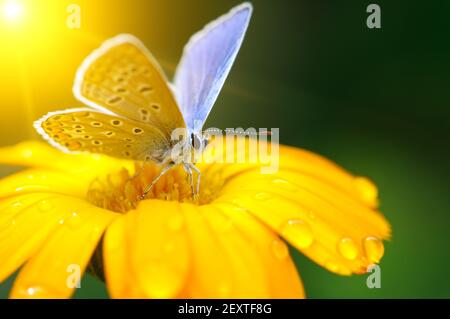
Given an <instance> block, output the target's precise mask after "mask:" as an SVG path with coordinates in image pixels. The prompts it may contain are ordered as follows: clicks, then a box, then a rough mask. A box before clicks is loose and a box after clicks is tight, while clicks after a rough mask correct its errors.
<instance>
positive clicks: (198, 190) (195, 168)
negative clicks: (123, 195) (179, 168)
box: [189, 163, 202, 196]
mask: <svg viewBox="0 0 450 319" xmlns="http://www.w3.org/2000/svg"><path fill="white" fill-rule="evenodd" d="M189 166H190V167H191V169H192V170H194V171H195V172H196V173H197V186H196V194H197V196H198V195H200V178H201V176H202V173H201V172H200V170H199V169H198V168H197V167H196V166H195V165H194V164H192V163H191V164H189Z"/></svg>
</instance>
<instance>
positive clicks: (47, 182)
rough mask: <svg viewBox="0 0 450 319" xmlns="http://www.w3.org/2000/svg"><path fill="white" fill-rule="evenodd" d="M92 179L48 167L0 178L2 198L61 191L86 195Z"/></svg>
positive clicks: (79, 195) (74, 194)
mask: <svg viewBox="0 0 450 319" xmlns="http://www.w3.org/2000/svg"><path fill="white" fill-rule="evenodd" d="M89 184H90V180H89V179H86V178H85V176H84V175H79V174H72V173H69V172H64V173H62V172H59V171H54V170H48V169H28V170H23V171H20V172H18V173H15V174H12V175H10V176H7V177H4V178H2V179H1V180H0V198H5V197H8V196H18V195H22V194H29V193H42V192H46V193H61V194H66V195H71V196H76V197H80V198H84V197H86V192H87V189H88V187H89Z"/></svg>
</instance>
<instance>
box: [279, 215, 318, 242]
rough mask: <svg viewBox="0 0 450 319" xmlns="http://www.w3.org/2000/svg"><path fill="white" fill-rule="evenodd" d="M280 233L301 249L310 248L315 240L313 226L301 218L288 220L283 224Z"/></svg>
mask: <svg viewBox="0 0 450 319" xmlns="http://www.w3.org/2000/svg"><path fill="white" fill-rule="evenodd" d="M280 233H281V235H282V236H283V237H284V238H286V239H288V240H289V241H292V243H293V244H295V245H296V246H297V247H298V248H300V249H302V248H308V247H309V246H311V244H312V243H313V241H314V236H313V232H312V230H311V227H310V226H309V224H308V223H306V222H305V221H303V220H301V219H290V220H288V221H287V222H286V223H284V224H283V225H282V226H281V228H280Z"/></svg>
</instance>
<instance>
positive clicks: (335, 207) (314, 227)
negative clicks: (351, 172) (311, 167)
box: [217, 170, 390, 275]
mask: <svg viewBox="0 0 450 319" xmlns="http://www.w3.org/2000/svg"><path fill="white" fill-rule="evenodd" d="M262 190H263V191H262ZM222 193H223V195H222V196H220V197H219V198H218V199H217V202H228V203H233V204H235V205H238V206H240V207H244V208H246V209H248V210H249V211H250V212H252V213H253V214H254V215H255V216H256V217H257V218H259V219H260V220H262V221H263V222H264V223H266V224H267V225H268V226H269V227H271V228H272V229H273V230H274V231H277V232H278V233H279V234H280V235H281V236H283V237H284V238H285V239H286V240H288V241H289V242H290V243H291V244H292V245H293V246H295V247H296V248H297V249H299V250H301V251H302V252H303V253H304V254H305V255H307V256H308V257H310V258H311V259H313V260H314V261H316V262H317V263H319V264H320V265H322V266H323V267H325V268H327V269H329V270H330V271H333V272H336V273H339V274H343V275H349V274H351V273H352V272H354V273H362V272H365V271H366V270H367V266H369V265H370V264H372V263H373V260H375V259H378V260H379V259H380V258H381V256H376V254H375V253H374V252H373V249H372V247H374V246H375V245H370V247H369V245H367V244H365V243H366V239H367V238H368V237H371V238H374V239H375V241H376V240H377V239H378V243H379V244H381V246H382V242H381V239H386V238H388V237H389V235H390V227H389V224H388V223H387V222H386V221H385V219H384V218H383V217H382V216H381V214H379V213H378V212H376V211H373V210H371V209H370V208H369V207H368V206H365V205H363V204H362V202H361V201H359V199H357V198H355V196H356V195H354V194H353V195H352V194H350V193H348V192H345V191H342V190H341V189H339V188H334V187H333V186H332V185H330V184H328V183H326V182H324V181H323V180H321V179H317V178H313V177H311V176H308V175H304V174H301V173H298V172H292V171H284V170H282V171H280V172H278V173H277V174H275V175H261V174H259V173H258V172H255V171H248V172H245V173H242V174H240V175H237V176H235V177H234V178H232V179H230V180H229V181H228V183H227V184H226V186H225V187H224V189H223V192H222ZM365 246H367V247H369V250H370V249H372V250H371V251H370V253H369V254H368V253H367V250H368V249H367V248H364V247H365ZM376 247H379V245H378V246H376ZM378 251H380V249H379V250H378ZM378 255H380V253H378ZM374 256H375V257H378V258H375V257H374Z"/></svg>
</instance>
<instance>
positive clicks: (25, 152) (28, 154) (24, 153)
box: [22, 149, 33, 158]
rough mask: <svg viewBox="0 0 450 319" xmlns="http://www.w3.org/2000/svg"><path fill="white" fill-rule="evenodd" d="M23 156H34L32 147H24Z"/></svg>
mask: <svg viewBox="0 0 450 319" xmlns="http://www.w3.org/2000/svg"><path fill="white" fill-rule="evenodd" d="M22 156H23V157H25V158H30V157H31V156H33V151H32V150H31V149H24V150H23V151H22Z"/></svg>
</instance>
